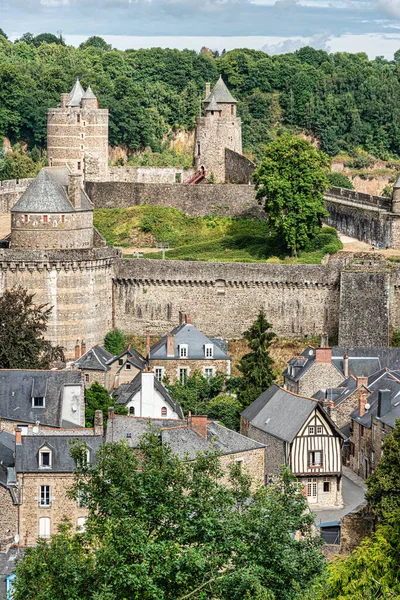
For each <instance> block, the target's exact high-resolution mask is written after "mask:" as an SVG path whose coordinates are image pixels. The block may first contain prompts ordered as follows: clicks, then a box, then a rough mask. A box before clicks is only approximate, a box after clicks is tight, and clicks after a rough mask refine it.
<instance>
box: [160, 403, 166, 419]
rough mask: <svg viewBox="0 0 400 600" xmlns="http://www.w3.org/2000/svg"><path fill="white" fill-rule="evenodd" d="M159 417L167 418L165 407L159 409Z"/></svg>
mask: <svg viewBox="0 0 400 600" xmlns="http://www.w3.org/2000/svg"><path fill="white" fill-rule="evenodd" d="M161 416H162V417H166V416H167V409H166V407H165V406H162V407H161Z"/></svg>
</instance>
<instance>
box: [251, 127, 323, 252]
mask: <svg viewBox="0 0 400 600" xmlns="http://www.w3.org/2000/svg"><path fill="white" fill-rule="evenodd" d="M329 166H330V161H329V159H328V157H327V156H326V155H325V154H323V153H322V152H320V151H319V150H317V149H315V148H314V147H313V146H312V144H311V143H310V142H308V141H307V140H304V139H302V138H300V137H297V136H290V135H287V134H285V135H282V136H281V137H279V138H278V139H277V140H275V141H274V142H271V143H270V144H269V145H268V146H267V148H266V151H265V154H264V158H263V161H262V163H261V164H260V166H259V167H258V169H257V170H256V171H255V172H254V176H253V177H254V182H255V185H256V190H257V194H256V197H257V200H258V202H259V203H260V204H263V205H264V209H265V211H266V212H267V214H268V219H269V222H270V223H271V226H272V228H273V230H274V231H276V232H277V233H278V234H280V235H281V236H282V239H283V240H284V241H285V243H286V246H287V248H288V249H289V250H292V251H293V252H294V253H295V254H296V252H297V250H299V249H301V248H304V247H306V246H307V244H308V243H309V242H310V241H311V240H312V239H313V238H314V237H315V236H316V235H317V234H318V233H319V232H320V229H321V225H322V218H323V217H325V216H326V215H327V212H326V209H325V200H324V192H325V190H326V189H327V188H328V187H329V182H328V179H327V171H328V168H329Z"/></svg>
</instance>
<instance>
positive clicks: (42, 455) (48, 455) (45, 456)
mask: <svg viewBox="0 0 400 600" xmlns="http://www.w3.org/2000/svg"><path fill="white" fill-rule="evenodd" d="M52 458H53V457H52V451H51V450H50V448H48V447H47V446H43V448H41V449H40V450H39V469H51V467H52V463H53V461H52Z"/></svg>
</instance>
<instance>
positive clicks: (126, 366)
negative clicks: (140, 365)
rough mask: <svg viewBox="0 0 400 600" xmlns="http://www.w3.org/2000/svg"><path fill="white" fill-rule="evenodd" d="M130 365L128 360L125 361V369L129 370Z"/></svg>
mask: <svg viewBox="0 0 400 600" xmlns="http://www.w3.org/2000/svg"><path fill="white" fill-rule="evenodd" d="M131 367H132V365H131V363H128V362H127V363H126V365H125V369H126V370H127V371H130V370H131Z"/></svg>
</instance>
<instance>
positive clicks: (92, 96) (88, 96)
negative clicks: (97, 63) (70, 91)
mask: <svg viewBox="0 0 400 600" xmlns="http://www.w3.org/2000/svg"><path fill="white" fill-rule="evenodd" d="M82 98H95V99H96V100H97V98H96V96H95V95H94V94H93V92H92V88H91V87H90V85H89V87H88V89H87V90H86V92H85V93H84V94H83V96H82Z"/></svg>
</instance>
